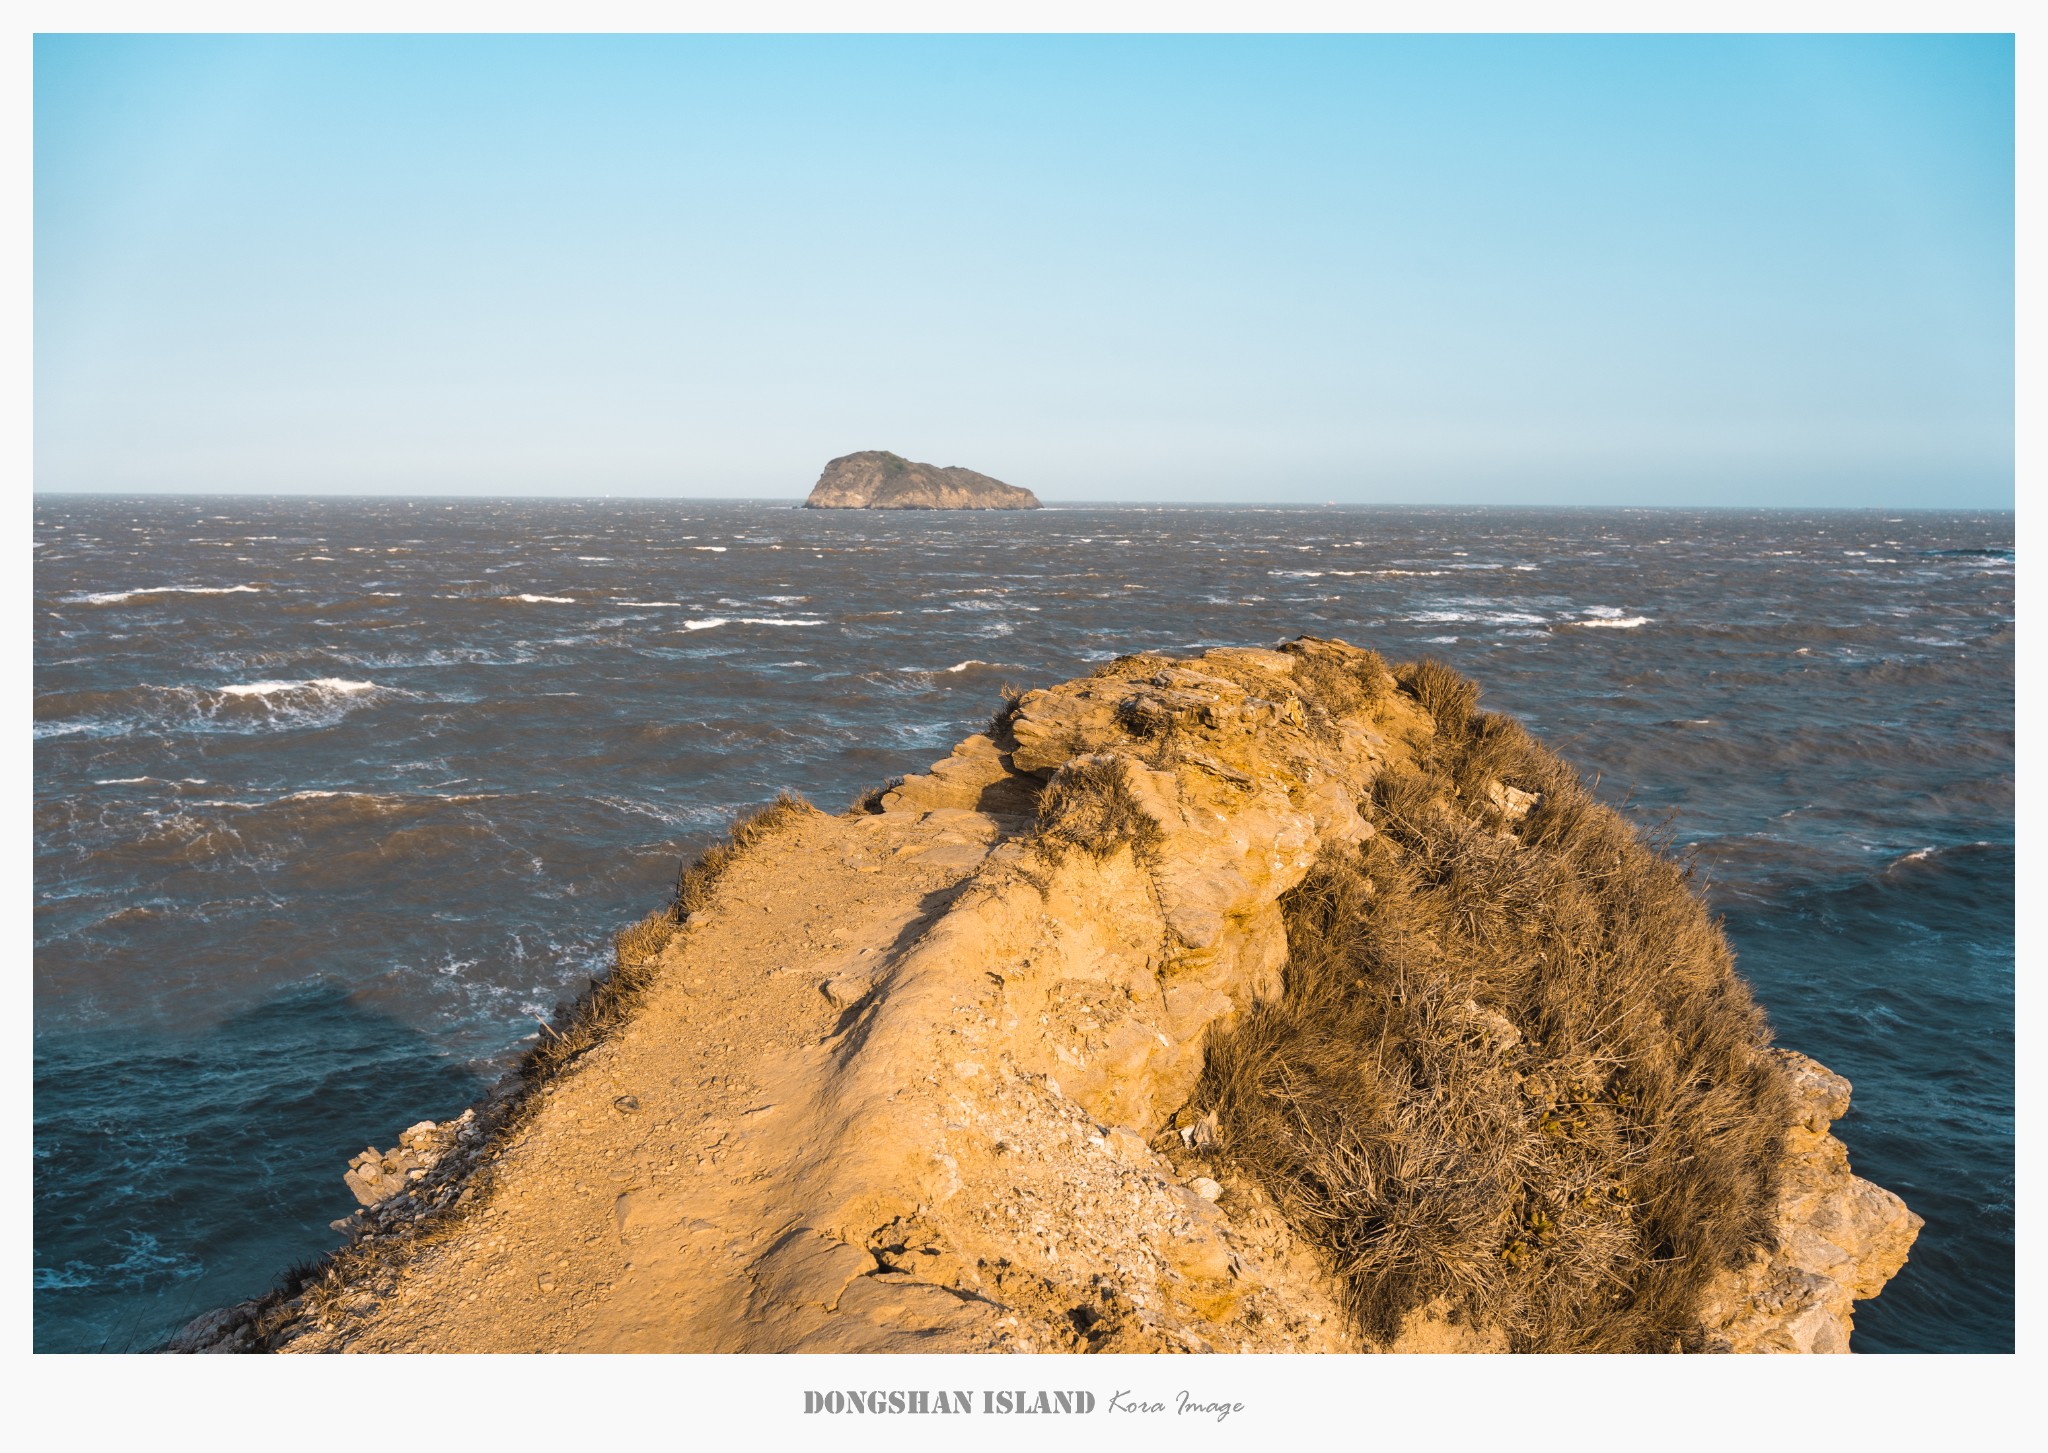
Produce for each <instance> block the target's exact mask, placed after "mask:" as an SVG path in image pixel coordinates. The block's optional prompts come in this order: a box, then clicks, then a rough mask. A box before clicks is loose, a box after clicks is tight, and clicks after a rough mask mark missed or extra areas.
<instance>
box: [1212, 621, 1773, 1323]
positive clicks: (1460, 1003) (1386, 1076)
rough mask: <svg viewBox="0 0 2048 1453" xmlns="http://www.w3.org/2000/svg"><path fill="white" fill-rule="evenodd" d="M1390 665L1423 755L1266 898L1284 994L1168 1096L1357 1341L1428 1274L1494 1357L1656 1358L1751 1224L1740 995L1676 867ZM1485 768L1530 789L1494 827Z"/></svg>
mask: <svg viewBox="0 0 2048 1453" xmlns="http://www.w3.org/2000/svg"><path fill="white" fill-rule="evenodd" d="M1401 683H1402V688H1403V689H1404V690H1406V691H1407V692H1408V693H1409V694H1411V695H1412V696H1414V698H1415V699H1416V701H1417V702H1418V703H1419V704H1420V705H1421V706H1422V707H1423V708H1424V709H1425V710H1426V711H1428V712H1429V714H1430V715H1431V717H1432V718H1433V719H1434V721H1435V723H1436V728H1437V734H1436V739H1435V741H1434V742H1433V744H1432V746H1431V749H1430V751H1429V752H1428V753H1427V760H1426V761H1425V762H1423V763H1422V764H1421V769H1420V770H1417V771H1410V772H1389V773H1386V774H1383V775H1382V776H1381V778H1380V779H1379V781H1378V782H1377V783H1376V784H1375V787H1374V791H1373V796H1372V801H1371V803H1370V804H1362V807H1364V808H1365V809H1366V810H1367V815H1368V817H1369V818H1370V819H1371V820H1372V821H1373V823H1374V824H1375V826H1376V827H1377V828H1378V829H1379V834H1378V836H1377V837H1375V838H1374V839H1372V840H1371V841H1369V842H1368V843H1366V844H1365V845H1364V846H1363V847H1362V848H1361V849H1359V850H1357V851H1356V852H1353V853H1346V854H1341V855H1331V856H1327V857H1325V858H1324V859H1323V860H1322V861H1321V862H1320V863H1319V864H1318V865H1317V866H1316V868H1315V869H1314V870H1313V871H1312V872H1311V874H1310V875H1309V877H1308V878H1307V879H1306V880H1305V881H1304V882H1303V883H1302V884H1301V885H1300V886H1299V887H1298V888H1297V889H1295V890H1294V891H1293V892H1292V893H1291V894H1289V895H1288V896H1287V897H1286V898H1285V899H1284V900H1283V901H1282V909H1283V912H1284V913H1285V916H1286V921H1287V930H1288V944H1289V953H1290V962H1289V965H1288V969H1287V986H1286V992H1285V994H1284V995H1283V997H1282V998H1281V1000H1280V1001H1279V1002H1278V1003H1276V1004H1272V1005H1266V1006H1261V1007H1259V1008H1257V1009H1255V1010H1254V1011H1253V1012H1251V1013H1250V1014H1248V1015H1247V1016H1245V1017H1244V1018H1243V1019H1242V1020H1241V1021H1239V1023H1238V1024H1237V1026H1236V1027H1235V1028H1234V1029H1233V1030H1231V1031H1230V1032H1228V1033H1226V1034H1224V1035H1222V1036H1220V1037H1219V1038H1218V1039H1217V1040H1215V1041H1214V1042H1213V1043H1212V1044H1211V1046H1210V1051H1209V1058H1208V1065H1207V1068H1206V1070H1205V1072H1204V1077H1203V1080H1202V1083H1201V1085H1200V1086H1199V1087H1198V1089H1197V1092H1196V1100H1195V1104H1196V1107H1197V1108H1198V1109H1202V1110H1206V1109H1214V1110H1216V1111H1217V1112H1218V1114H1219V1118H1220V1122H1221V1126H1222V1135H1223V1145H1222V1149H1223V1153H1224V1154H1225V1155H1226V1156H1227V1157H1228V1158H1230V1159H1231V1160H1233V1161H1234V1162H1235V1163H1236V1164H1237V1165H1238V1166H1240V1167H1241V1168H1243V1169H1244V1170H1246V1171H1248V1172H1249V1173H1251V1174H1252V1175H1253V1176H1255V1177H1256V1178H1257V1179H1258V1180H1259V1181H1260V1182H1261V1183H1263V1184H1264V1185H1265V1186H1266V1187H1267V1189H1268V1190H1269V1191H1270V1192H1271V1193H1272V1194H1273V1196H1274V1198H1275V1200H1276V1201H1277V1202H1278V1203H1279V1204H1280V1206H1281V1207H1282V1208H1283V1210H1284V1211H1285V1213H1286V1214H1287V1215H1288V1217H1289V1218H1290V1221H1291V1222H1292V1224H1293V1225H1294V1226H1295V1227H1296V1228H1297V1229H1298V1230H1300V1231H1301V1232H1302V1233H1303V1234H1304V1235H1306V1236H1307V1237H1308V1238H1309V1239H1311V1240H1312V1241H1314V1242H1315V1243H1316V1244H1318V1245H1319V1246H1320V1247H1322V1248H1323V1250H1324V1251H1325V1252H1326V1253H1327V1255H1328V1257H1329V1259H1330V1261H1331V1264H1332V1266H1333V1268H1334V1269H1335V1270H1336V1272H1337V1274H1338V1275H1339V1277H1340V1279H1341V1281H1342V1283H1343V1286H1344V1290H1345V1296H1346V1300H1347V1304H1348V1308H1349V1310H1350V1312H1351V1314H1352V1316H1353V1317H1354V1319H1355V1321H1356V1323H1357V1326H1358V1327H1359V1329H1360V1331H1361V1332H1363V1333H1364V1334H1365V1335H1366V1336H1367V1337H1369V1338H1371V1339H1373V1340H1376V1341H1380V1342H1384V1341H1386V1340H1388V1339H1390V1338H1391V1337H1392V1336H1393V1335H1394V1333H1395V1332H1396V1331H1397V1329H1398V1328H1399V1326H1400V1324H1401V1320H1402V1318H1403V1317H1404V1316H1405V1315H1406V1314H1407V1313H1408V1312H1409V1311H1411V1310H1412V1309H1415V1308H1418V1307H1420V1306H1422V1305H1423V1304H1424V1303H1427V1302H1429V1301H1430V1300H1432V1299H1433V1298H1435V1297H1438V1296H1443V1297H1445V1298H1447V1299H1448V1301H1449V1303H1450V1305H1451V1306H1452V1308H1453V1311H1454V1315H1456V1316H1459V1317H1462V1318H1469V1319H1471V1320H1473V1321H1476V1322H1479V1323H1482V1324H1488V1325H1492V1326H1496V1327H1499V1328H1502V1329H1504V1330H1505V1331H1506V1332H1507V1334H1508V1336H1509V1339H1510V1344H1511V1345H1512V1346H1514V1347H1515V1348H1517V1349H1518V1350H1530V1351H1567V1350H1587V1351H1649V1350H1655V1351H1663V1350H1667V1349H1669V1348H1670V1347H1672V1346H1673V1345H1674V1343H1675V1342H1678V1341H1683V1340H1684V1339H1686V1338H1687V1337H1688V1336H1690V1335H1691V1334H1693V1333H1694V1331H1695V1329H1696V1328H1697V1325H1698V1318H1697V1314H1696V1309H1697V1306H1698V1302H1699V1296H1700V1292H1701V1290H1702V1288H1703V1286H1704V1284H1705V1283H1706V1282H1707V1280H1708V1279H1709V1278H1711V1277H1712V1276H1713V1275H1714V1274H1715V1273H1716V1272H1717V1271H1719V1270H1721V1269H1722V1268H1724V1267H1727V1266H1731V1265H1734V1264H1736V1263H1738V1262H1739V1261H1740V1260H1742V1259H1744V1258H1745V1257H1746V1256H1747V1254H1748V1253H1749V1251H1750V1250H1751V1249H1752V1248H1754V1247H1758V1246H1761V1245H1766V1244H1768V1242H1769V1240H1770V1238H1771V1236H1772V1234H1773V1211H1772V1208H1773V1204H1774V1200H1775V1196H1776V1183H1777V1176H1778V1168H1779V1165H1780V1162H1781V1160H1782V1155H1783V1152H1782V1146H1781V1139H1780V1129H1779V1127H1781V1126H1782V1125H1783V1124H1784V1123H1785V1107H1784V1098H1783V1097H1784V1093H1785V1092H1784V1089H1783V1087H1782V1084H1781V1083H1780V1081H1779V1079H1778V1077H1777V1075H1776V1073H1775V1072H1774V1071H1773V1070H1772V1069H1771V1068H1770V1066H1769V1065H1768V1063H1767V1062H1766V1061H1765V1060H1764V1059H1763V1057H1762V1056H1761V1055H1760V1054H1759V1053H1758V1051H1759V1050H1760V1049H1761V1047H1762V1046H1763V1045H1764V1044H1765V1043H1766V1041H1767V1038H1768V1031H1767V1029H1766V1026H1765V1023H1764V1018H1763V1015H1762V1012H1761V1011H1760V1010H1759V1009H1758V1008H1757V1007H1756V1005H1755V1004H1754V1003H1753V1002H1752V1000H1751V998H1750V994H1749V990H1748V988H1747V986H1746V985H1745V984H1744V983H1743V981H1742V980H1741V979H1740V978H1739V977H1737V975H1736V974H1735V971H1734V963H1733V959H1732V956H1731V955H1730V953H1729V950H1728V946H1727V942H1726V940H1725V939H1724V937H1723V935H1722V933H1721V931H1720V928H1719V925H1718V924H1716V923H1715V922H1713V921H1712V920H1710V919H1709V918H1708V916H1707V913H1706V911H1705V909H1704V907H1703V906H1702V904H1701V903H1700V901H1699V899H1698V898H1697V896H1696V895H1695V894H1694V893H1693V891H1692V889H1691V886H1690V883H1689V882H1688V879H1687V875H1686V873H1685V872H1684V871H1683V870H1682V869H1681V868H1680V867H1679V866H1678V865H1676V864H1674V863H1672V862H1670V861H1669V860H1667V859H1665V858H1663V857H1660V856H1659V855H1657V854H1656V853H1654V852H1652V851H1651V850H1650V849H1649V848H1648V847H1646V846H1645V845H1644V844H1643V843H1642V842H1641V841H1639V840H1638V839H1637V837H1636V835H1635V834H1634V833H1633V832H1632V831H1631V830H1630V828H1629V826H1628V825H1627V823H1625V822H1624V821H1623V820H1622V819H1621V818H1619V817H1618V816H1617V815H1616V814H1614V813H1613V812H1611V811H1610V810H1608V809H1607V808H1605V807H1603V806H1601V805H1600V804H1599V803H1598V802H1596V801H1595V800H1594V799H1593V798H1592V796H1591V795H1590V794H1589V793H1588V792H1587V791H1586V789H1585V787H1584V786H1583V785H1582V784H1581V783H1580V781H1579V779H1578V777H1577V775H1576V774H1575V773H1574V772H1573V771H1572V770H1571V769H1570V768H1569V767H1568V766H1567V765H1566V764H1565V763H1563V762H1562V761H1560V760H1559V759H1558V758H1557V757H1555V756H1553V755H1552V754H1551V753H1549V752H1547V751H1545V750H1544V749H1543V748H1541V747H1540V746H1538V745H1537V744H1536V742H1535V741H1533V740H1532V739H1531V738H1530V737H1529V736H1528V735H1527V734H1526V733H1525V732H1523V731H1522V730H1521V729H1520V728H1519V727H1518V726H1516V725H1515V724H1514V723H1513V722H1510V721H1508V720H1506V719H1505V718H1501V717H1497V716H1491V715H1489V714H1485V713H1481V712H1479V711H1478V709H1477V707H1478V693H1477V690H1476V688H1474V687H1473V685H1472V684H1471V683H1470V682H1469V681H1466V680H1464V678H1462V677H1459V676H1458V675H1457V674H1456V673H1455V672H1453V671H1451V670H1449V668H1447V667H1444V666H1442V665H1441V664H1439V663H1436V662H1429V661H1425V662H1422V663H1420V664H1418V665H1416V666H1413V667H1409V668H1406V669H1404V671H1403V672H1402V673H1401ZM1493 781H1503V782H1506V783H1508V784H1509V785H1512V786H1515V787H1519V788H1521V789H1523V790H1525V791H1530V792H1535V793H1539V794H1541V800H1540V802H1539V804H1538V805H1537V806H1536V807H1535V808H1534V810H1533V811H1531V812H1530V813H1529V814H1528V815H1527V816H1526V817H1525V818H1524V819H1523V820H1522V821H1521V822H1520V823H1518V824H1512V825H1510V824H1508V823H1507V822H1506V821H1505V819H1503V817H1502V815H1501V813H1500V811H1499V810H1498V808H1497V807H1496V806H1495V805H1493V804H1492V803H1490V802H1488V801H1487V800H1486V792H1485V788H1486V786H1487V785H1488V784H1490V783H1491V782H1493Z"/></svg>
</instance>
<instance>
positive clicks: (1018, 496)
mask: <svg viewBox="0 0 2048 1453" xmlns="http://www.w3.org/2000/svg"><path fill="white" fill-rule="evenodd" d="M804 508H805V509H812V510H1035V509H1037V508H1038V496H1036V495H1034V494H1033V493H1032V492H1031V491H1030V490H1028V489H1020V488H1019V487H1018V486H1016V485H1014V484H1004V483H1003V482H1002V481H1001V480H1000V479H991V478H989V477H988V476H987V475H986V474H977V473H975V472H974V471H973V470H971V469H962V468H960V467H959V466H957V465H954V466H951V467H948V468H941V467H939V466H938V465H936V464H916V463H913V462H912V461H910V460H908V459H905V458H903V457H901V456H900V455H896V454H891V453H890V452H889V451H888V450H886V449H864V450H862V451H861V452H860V453H858V454H842V455H841V456H840V457H839V458H837V459H834V460H832V461H831V462H830V463H828V464H827V465H826V466H825V472H824V473H823V474H820V475H819V476H818V482H817V483H816V484H815V485H813V486H812V487H811V494H810V498H808V499H806V500H805V501H804Z"/></svg>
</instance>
